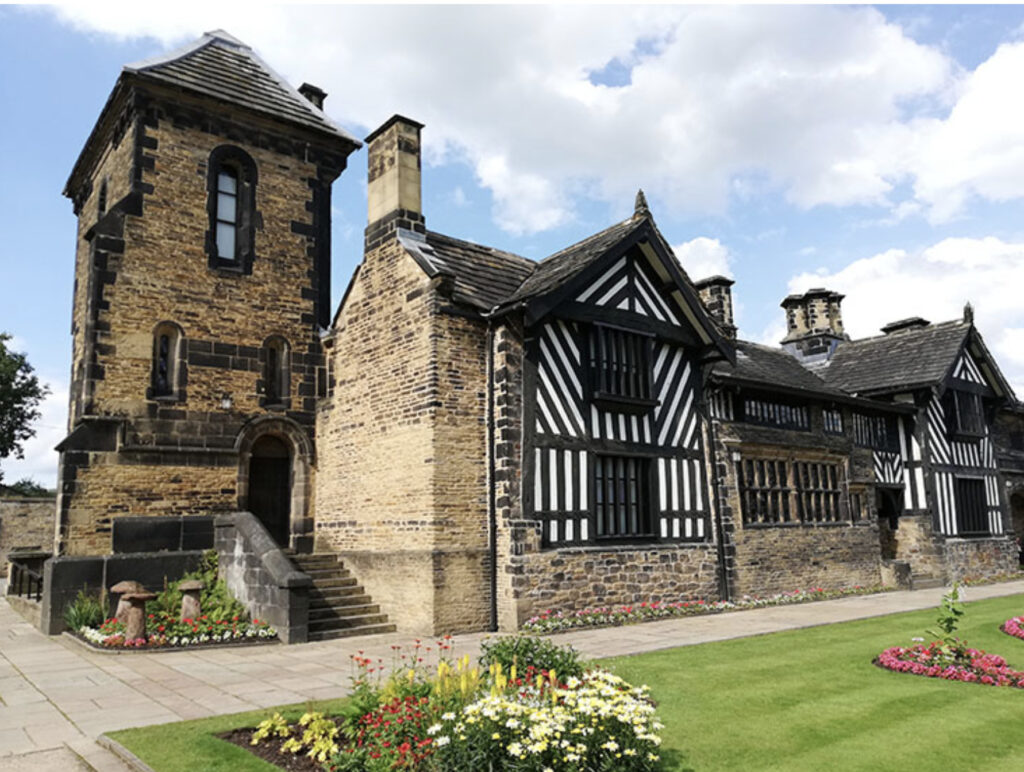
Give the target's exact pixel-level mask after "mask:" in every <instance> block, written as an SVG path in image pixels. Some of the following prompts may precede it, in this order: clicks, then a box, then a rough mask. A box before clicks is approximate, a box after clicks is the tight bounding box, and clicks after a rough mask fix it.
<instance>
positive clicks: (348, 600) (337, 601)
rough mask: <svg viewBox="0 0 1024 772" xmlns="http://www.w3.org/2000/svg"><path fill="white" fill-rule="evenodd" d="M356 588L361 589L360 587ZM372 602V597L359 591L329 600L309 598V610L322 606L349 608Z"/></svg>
mask: <svg viewBox="0 0 1024 772" xmlns="http://www.w3.org/2000/svg"><path fill="white" fill-rule="evenodd" d="M357 589H359V590H361V589H362V588H357ZM373 602H374V599H373V598H371V597H370V596H369V595H367V594H366V593H359V594H358V595H346V596H344V597H342V598H334V599H330V600H327V599H323V598H310V599H309V612H310V613H312V612H313V611H314V610H315V611H319V610H321V609H324V608H351V607H352V606H365V605H367V604H369V603H373Z"/></svg>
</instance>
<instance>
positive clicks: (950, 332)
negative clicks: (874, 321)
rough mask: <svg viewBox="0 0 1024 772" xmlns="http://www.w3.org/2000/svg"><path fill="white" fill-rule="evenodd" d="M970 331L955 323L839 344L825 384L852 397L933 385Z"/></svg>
mask: <svg viewBox="0 0 1024 772" xmlns="http://www.w3.org/2000/svg"><path fill="white" fill-rule="evenodd" d="M971 329H972V326H971V324H970V323H968V322H964V321H962V320H959V319H958V320H955V321H950V322H941V323H939V324H931V325H928V326H927V327H915V328H910V329H905V330H899V331H897V332H892V333H890V334H888V335H880V336H878V337H874V338H864V339H863V340H851V341H844V342H843V343H840V344H839V346H838V347H837V348H836V352H835V354H833V355H832V359H831V361H830V362H829V364H828V366H827V367H824V368H822V369H821V370H820V375H821V377H822V378H823V379H824V381H825V383H827V384H828V385H829V386H832V387H833V388H838V389H843V390H844V391H848V392H851V393H853V394H872V393H882V392H887V391H895V390H898V389H902V388H913V387H916V386H924V385H928V384H932V383H937V382H939V381H941V380H942V379H943V378H945V377H946V373H947V372H948V371H949V368H950V367H952V365H953V362H954V361H955V359H956V356H957V354H958V353H959V351H960V348H961V347H962V346H963V344H964V340H965V339H966V337H967V335H968V334H969V333H970V331H971Z"/></svg>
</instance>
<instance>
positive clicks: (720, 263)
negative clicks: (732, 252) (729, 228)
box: [672, 236, 733, 281]
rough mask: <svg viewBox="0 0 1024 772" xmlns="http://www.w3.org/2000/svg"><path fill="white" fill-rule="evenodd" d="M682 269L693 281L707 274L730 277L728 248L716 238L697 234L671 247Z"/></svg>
mask: <svg viewBox="0 0 1024 772" xmlns="http://www.w3.org/2000/svg"><path fill="white" fill-rule="evenodd" d="M672 250H673V251H674V252H675V253H676V258H678V260H679V264H680V265H682V266H683V269H684V270H685V271H686V273H687V274H689V276H690V278H691V279H693V280H694V281H700V280H701V279H706V278H707V277H708V276H727V277H729V278H732V276H733V272H732V264H731V263H732V261H731V259H730V256H729V248H728V247H726V246H725V245H724V244H722V242H721V241H719V240H718V239H709V238H707V237H706V236H698V237H697V238H695V239H691V240H690V241H686V242H684V243H682V244H677V245H675V246H673V247H672Z"/></svg>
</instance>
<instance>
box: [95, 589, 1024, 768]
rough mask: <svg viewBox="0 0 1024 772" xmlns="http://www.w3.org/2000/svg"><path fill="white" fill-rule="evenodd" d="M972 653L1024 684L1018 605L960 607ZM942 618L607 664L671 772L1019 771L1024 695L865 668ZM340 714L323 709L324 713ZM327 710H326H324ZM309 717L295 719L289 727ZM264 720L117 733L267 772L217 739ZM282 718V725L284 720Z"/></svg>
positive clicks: (172, 758) (145, 755) (185, 755)
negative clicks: (647, 712) (630, 687)
mask: <svg viewBox="0 0 1024 772" xmlns="http://www.w3.org/2000/svg"><path fill="white" fill-rule="evenodd" d="M966 607H967V615H966V617H965V618H964V621H963V623H962V625H961V628H960V631H959V632H960V634H961V637H963V638H965V639H966V640H967V641H968V642H969V643H970V644H971V645H972V646H975V647H976V648H980V649H985V650H987V651H990V652H993V653H996V654H1001V655H1003V656H1004V657H1006V659H1007V660H1008V662H1009V664H1010V665H1011V666H1012V667H1014V668H1016V669H1019V670H1024V641H1019V640H1016V639H1014V638H1011V637H1010V636H1008V635H1005V634H1004V633H1001V632H999V629H998V627H999V624H1000V623H1002V622H1003V621H1004V620H1005V619H1008V618H1009V617H1011V616H1016V615H1019V614H1022V613H1024V596H1020V595H1018V596H1013V597H1009V598H996V599H993V600H986V601H979V602H976V603H968V604H966ZM935 616H936V611H935V610H934V609H932V610H928V611H916V612H912V613H909V614H897V615H892V616H887V617H879V618H876V619H869V620H864V621H860V622H847V623H843V624H837V625H829V626H826V627H816V628H811V629H808V630H794V631H790V632H784V633H774V634H772V635H763V636H757V637H754V638H743V639H739V640H735V641H725V642H722V643H710V644H704V645H702V646H688V647H683V648H679V649H671V650H667V651H662V652H655V653H652V654H642V655H639V656H635V657H623V658H618V659H613V660H606V661H605V662H603V663H602V664H604V665H606V666H608V667H610V668H612V669H613V670H614V671H615V672H616V673H618V674H619V675H621V676H623V677H624V678H626V679H627V680H629V681H632V682H633V683H646V684H650V685H651V687H652V688H651V692H652V696H653V697H654V698H655V699H656V700H657V701H658V706H659V707H658V712H659V715H660V716H661V719H662V720H663V721H664V723H665V724H666V725H667V728H666V729H665V731H664V735H663V736H664V740H665V743H664V751H665V754H664V755H665V758H666V760H667V761H668V762H669V763H668V765H667V767H668V768H669V769H672V770H694V771H695V772H708V771H712V770H714V771H716V772H717V770H785V771H786V772H799V771H800V770H808V771H811V770H813V771H814V772H819V771H821V770H829V771H831V770H843V771H844V772H845V771H847V770H850V771H854V770H865V772H866V771H868V770H870V772H884V771H885V770H894V772H895V771H896V770H899V771H900V772H917V771H918V770H943V772H959V771H961V770H963V771H965V772H966V771H967V770H979V771H980V770H1021V769H1024V756H1022V755H1021V751H1020V750H1019V748H1018V743H1017V738H1018V737H1019V733H1020V727H1021V723H1022V720H1024V691H1022V690H1018V689H999V688H994V687H983V686H977V685H973V684H958V683H950V682H946V681H941V680H939V679H931V678H922V677H920V676H910V675H905V674H898V673H890V672H887V671H884V670H881V669H879V668H877V667H875V666H874V665H872V664H871V660H872V658H873V657H874V656H875V655H877V654H878V653H879V652H880V651H882V649H884V648H887V647H889V646H896V645H909V644H910V639H911V637H912V636H915V635H923V631H924V630H925V628H934V622H935ZM340 704H341V701H340V700H339V701H333V702H331V703H318V704H317V709H327V710H330V709H331V706H334V707H336V706H338V705H340ZM325 706H326V708H325ZM306 708H307V706H305V705H300V706H294V707H292V708H291V709H290V710H289V713H290V714H291V716H297V715H298V714H300V713H301V712H302V711H303V710H305V709H306ZM271 712H272V710H270V709H268V710H263V711H254V712H249V713H239V714H235V715H231V716H220V717H217V718H209V719H200V720H198V721H185V722H181V723H176V724H165V725H162V726H156V727H146V728H142V729H129V730H124V731H121V732H113V733H111V736H112V737H113V738H114V739H116V740H117V741H118V742H120V743H122V744H123V745H124V746H126V747H127V748H128V749H130V750H131V751H132V752H133V753H135V754H136V755H137V756H139V758H141V759H142V760H143V761H145V762H146V763H147V764H149V765H150V766H151V767H153V769H154V770H157V772H179V770H180V771H181V772H185V770H189V771H190V772H193V771H196V770H203V771H204V772H205V771H207V770H209V771H211V772H217V771H219V770H225V771H226V770H231V771H232V772H234V771H235V770H240V771H248V770H254V771H255V770H269V769H273V767H271V766H270V765H267V764H265V763H264V762H262V761H260V760H258V759H256V758H255V757H253V756H251V755H250V754H248V753H247V752H246V751H245V750H243V749H241V748H236V747H235V746H232V745H229V744H227V743H225V742H222V741H220V740H217V739H216V738H215V737H214V736H213V735H215V734H217V733H219V732H224V731H227V730H229V729H233V728H236V727H243V726H254V725H255V724H256V723H257V722H258V721H260V720H262V719H263V718H265V717H266V716H268V715H269V714H270V713H271ZM282 712H284V711H282Z"/></svg>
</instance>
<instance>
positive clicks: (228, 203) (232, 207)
mask: <svg viewBox="0 0 1024 772" xmlns="http://www.w3.org/2000/svg"><path fill="white" fill-rule="evenodd" d="M256 176H257V175H256V162H255V161H253V159H252V157H251V156H250V155H249V154H248V153H246V152H245V151H244V150H242V149H241V148H238V147H234V146H233V145H221V146H220V147H218V148H216V149H214V151H213V152H212V153H211V154H210V160H209V164H208V170H207V212H208V213H209V217H210V228H209V230H208V231H207V234H206V251H207V256H208V258H209V265H210V267H211V268H218V269H225V270H231V271H238V272H242V273H250V272H251V271H252V261H253V241H254V238H255V231H256V228H255V226H256Z"/></svg>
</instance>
